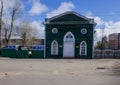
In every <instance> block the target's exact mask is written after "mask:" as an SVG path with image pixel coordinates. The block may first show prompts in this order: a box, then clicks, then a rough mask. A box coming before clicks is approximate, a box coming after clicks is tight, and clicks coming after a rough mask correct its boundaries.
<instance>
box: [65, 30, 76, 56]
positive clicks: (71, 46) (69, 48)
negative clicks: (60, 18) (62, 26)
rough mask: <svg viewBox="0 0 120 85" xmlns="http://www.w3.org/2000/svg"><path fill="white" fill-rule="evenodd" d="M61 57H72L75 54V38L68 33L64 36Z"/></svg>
mask: <svg viewBox="0 0 120 85" xmlns="http://www.w3.org/2000/svg"><path fill="white" fill-rule="evenodd" d="M63 44H64V45H63V57H64V58H67V57H71V58H72V57H74V54H75V53H74V52H75V38H74V35H73V34H72V33H71V32H68V33H67V34H66V35H65V36H64V43H63Z"/></svg>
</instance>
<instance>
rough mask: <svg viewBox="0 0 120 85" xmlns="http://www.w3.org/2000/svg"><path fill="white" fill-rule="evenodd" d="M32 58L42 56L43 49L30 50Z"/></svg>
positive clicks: (40, 57)
mask: <svg viewBox="0 0 120 85" xmlns="http://www.w3.org/2000/svg"><path fill="white" fill-rule="evenodd" d="M32 58H39V59H43V58H44V51H43V50H32Z"/></svg>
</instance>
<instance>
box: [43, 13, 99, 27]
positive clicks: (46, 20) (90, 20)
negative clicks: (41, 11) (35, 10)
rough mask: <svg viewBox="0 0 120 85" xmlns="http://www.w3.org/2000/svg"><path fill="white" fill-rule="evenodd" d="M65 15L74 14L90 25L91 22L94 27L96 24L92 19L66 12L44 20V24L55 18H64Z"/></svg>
mask: <svg viewBox="0 0 120 85" xmlns="http://www.w3.org/2000/svg"><path fill="white" fill-rule="evenodd" d="M67 14H74V15H76V16H78V17H80V18H83V19H85V20H87V21H89V22H90V23H91V22H92V24H94V25H96V24H97V23H95V22H94V19H92V18H88V17H85V16H83V15H80V14H79V13H77V12H74V11H67V12H64V13H62V14H59V15H56V16H54V17H51V18H46V19H45V22H44V24H46V23H47V22H50V21H52V20H54V19H57V18H59V17H62V16H64V15H67Z"/></svg>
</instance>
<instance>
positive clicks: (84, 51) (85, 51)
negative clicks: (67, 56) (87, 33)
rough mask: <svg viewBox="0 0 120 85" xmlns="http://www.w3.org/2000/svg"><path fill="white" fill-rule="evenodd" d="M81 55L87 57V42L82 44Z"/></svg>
mask: <svg viewBox="0 0 120 85" xmlns="http://www.w3.org/2000/svg"><path fill="white" fill-rule="evenodd" d="M80 55H87V43H86V42H85V41H82V42H81V43H80Z"/></svg>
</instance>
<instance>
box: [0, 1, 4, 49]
mask: <svg viewBox="0 0 120 85" xmlns="http://www.w3.org/2000/svg"><path fill="white" fill-rule="evenodd" d="M0 1H1V11H0V48H1V46H2V32H1V31H2V15H3V0H0Z"/></svg>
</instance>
